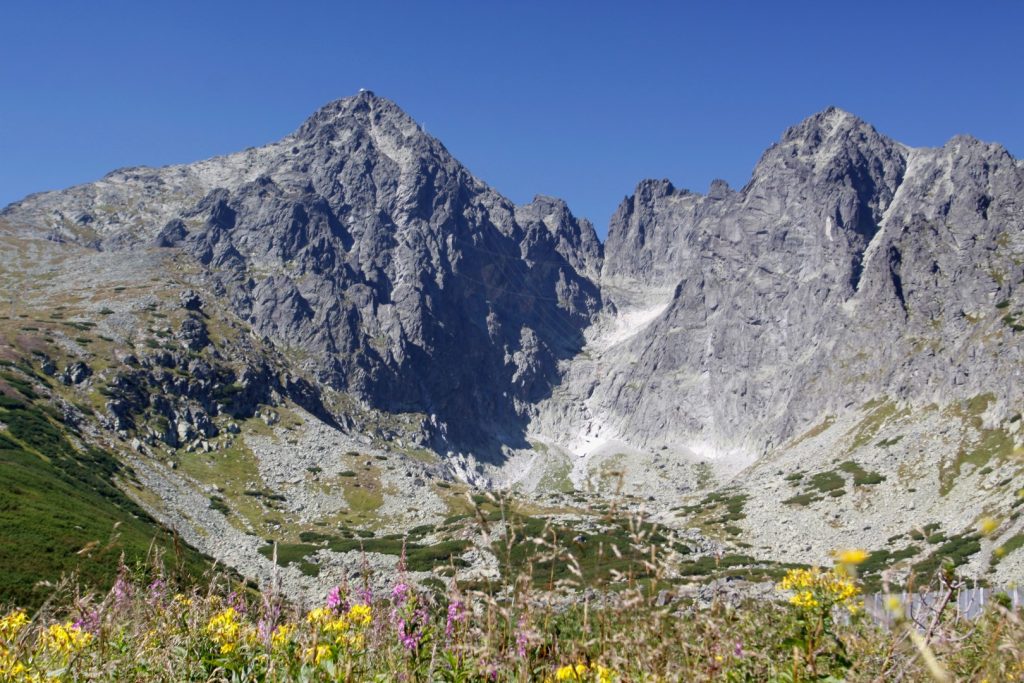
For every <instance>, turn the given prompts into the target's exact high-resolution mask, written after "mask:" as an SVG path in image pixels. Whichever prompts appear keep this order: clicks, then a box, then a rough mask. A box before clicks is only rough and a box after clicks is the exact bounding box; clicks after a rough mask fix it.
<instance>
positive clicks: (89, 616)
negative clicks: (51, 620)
mask: <svg viewBox="0 0 1024 683" xmlns="http://www.w3.org/2000/svg"><path fill="white" fill-rule="evenodd" d="M72 626H74V627H75V628H77V629H79V630H80V631H85V632H86V633H91V634H93V635H94V636H96V635H99V633H100V612H99V610H98V609H94V610H92V611H90V612H86V613H85V614H83V615H82V616H80V617H79V618H78V619H76V620H75V622H74V623H73V624H72Z"/></svg>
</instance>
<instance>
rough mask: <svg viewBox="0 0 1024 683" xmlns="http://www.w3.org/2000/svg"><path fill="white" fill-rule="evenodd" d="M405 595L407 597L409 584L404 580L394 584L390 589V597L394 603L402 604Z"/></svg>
mask: <svg viewBox="0 0 1024 683" xmlns="http://www.w3.org/2000/svg"><path fill="white" fill-rule="evenodd" d="M407 597H409V585H408V584H407V583H405V582H404V581H402V582H399V583H397V584H395V587H394V588H393V589H392V590H391V599H392V600H393V601H394V602H395V604H396V605H401V604H403V603H404V602H405V600H406V598H407Z"/></svg>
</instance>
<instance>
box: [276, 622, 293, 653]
mask: <svg viewBox="0 0 1024 683" xmlns="http://www.w3.org/2000/svg"><path fill="white" fill-rule="evenodd" d="M295 628H296V627H295V624H281V625H280V626H278V627H277V628H275V629H274V632H273V633H272V634H271V636H270V644H271V646H272V647H275V648H283V647H286V646H287V645H288V643H290V642H291V640H292V636H293V635H295Z"/></svg>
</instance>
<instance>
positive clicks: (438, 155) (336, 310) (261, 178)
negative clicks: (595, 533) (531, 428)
mask: <svg viewBox="0 0 1024 683" xmlns="http://www.w3.org/2000/svg"><path fill="white" fill-rule="evenodd" d="M110 207H113V209H111V208H110ZM4 215H5V217H6V218H7V220H8V221H9V222H10V223H11V224H14V225H16V226H18V225H22V226H30V227H33V228H36V229H40V228H41V229H44V230H48V231H50V233H51V234H52V235H53V238H54V239H63V240H75V241H79V242H81V243H83V244H89V245H92V246H94V247H96V248H98V249H124V250H132V249H142V248H175V249H180V250H182V251H184V252H186V253H187V254H189V255H190V256H192V257H193V258H194V259H195V260H197V261H198V262H199V263H200V264H202V266H203V267H204V268H205V270H206V272H207V274H208V278H207V280H208V289H209V292H210V294H211V295H213V296H220V297H225V298H227V299H229V300H230V302H231V307H232V309H233V310H234V312H235V313H237V314H238V315H239V316H240V317H242V318H243V319H244V320H246V321H247V322H248V323H249V324H250V325H251V326H252V328H253V330H254V331H255V333H256V334H257V335H259V336H261V337H266V338H268V339H269V340H271V341H272V342H273V343H274V344H275V346H277V347H278V348H280V349H282V350H283V351H284V352H285V353H286V355H287V354H288V353H292V354H293V356H294V357H295V358H296V359H297V362H299V363H300V364H301V365H302V366H303V369H304V370H306V371H308V372H311V373H312V374H313V375H314V376H315V377H316V378H317V379H318V380H320V381H322V382H324V383H326V384H328V385H330V386H332V387H334V388H336V389H340V390H343V391H348V392H351V393H352V394H354V395H356V396H358V397H359V398H361V399H363V400H365V401H367V402H368V403H370V404H371V405H373V406H374V407H376V408H380V409H383V410H387V411H418V412H423V413H426V414H429V415H432V416H434V418H435V419H434V420H433V422H434V423H435V424H439V425H442V426H443V429H441V430H438V434H447V436H448V438H449V439H450V440H451V442H452V443H451V444H448V443H440V442H439V443H437V444H435V445H436V446H437V447H439V448H442V449H444V448H447V447H449V446H451V445H455V446H458V447H466V446H474V447H476V448H479V449H483V450H486V447H487V446H488V445H491V446H493V445H494V444H496V443H499V442H511V443H512V444H513V445H517V444H518V441H517V439H520V438H521V437H518V436H517V434H521V432H522V428H521V424H522V420H523V417H524V414H525V408H524V407H525V406H526V405H528V404H530V403H532V402H536V401H538V400H540V399H541V398H543V397H544V396H546V395H547V394H548V393H550V390H551V387H552V386H553V385H554V384H555V383H556V382H557V363H558V361H559V360H560V359H565V358H568V357H570V356H572V355H573V354H575V353H576V352H578V350H579V348H580V346H581V345H582V342H583V336H582V330H583V329H584V328H585V327H586V326H587V325H589V324H590V322H591V320H592V318H593V316H594V315H595V314H596V313H597V311H598V310H599V308H600V301H601V300H600V293H599V290H598V287H597V285H596V283H595V282H594V281H593V278H594V277H595V276H596V274H597V273H598V272H599V271H600V267H601V245H600V242H599V241H598V239H597V236H596V234H595V232H594V229H593V227H592V226H591V225H590V223H588V222H586V221H578V220H577V219H576V218H575V217H574V216H573V215H572V214H571V213H570V212H569V210H568V208H567V207H566V205H565V204H564V202H560V201H558V200H552V199H547V198H538V199H537V200H536V201H535V202H534V203H532V204H530V205H528V206H525V207H519V208H517V207H515V206H514V205H513V204H512V203H511V202H509V201H508V200H507V199H505V198H504V197H502V196H501V195H499V194H498V193H497V192H495V191H494V190H492V189H490V188H489V187H487V186H486V185H485V184H484V183H482V182H480V181H479V180H477V179H476V178H474V177H473V176H472V175H471V174H470V173H469V172H468V171H467V170H466V169H465V168H464V167H462V166H461V165H460V164H459V163H458V162H457V161H456V160H455V159H453V158H452V156H451V155H450V154H449V153H448V151H447V150H446V149H445V148H444V146H443V145H441V143H439V142H438V141H437V140H435V139H433V138H432V137H430V136H428V135H427V134H425V133H424V132H423V130H422V129H421V128H420V127H419V126H418V125H417V124H416V123H415V122H414V121H413V120H412V119H411V118H409V117H408V116H407V115H406V114H405V113H404V112H402V111H401V110H400V109H399V108H398V107H397V106H396V105H395V104H393V103H392V102H390V101H388V100H385V99H383V98H379V97H376V96H375V95H374V94H372V93H369V92H363V93H360V94H359V95H357V96H355V97H351V98H347V99H344V100H339V101H336V102H333V103H331V104H328V105H327V106H325V107H324V108H322V109H321V110H320V111H318V112H316V113H315V114H314V115H313V116H312V117H310V118H309V119H308V120H307V121H306V122H305V123H304V124H303V125H302V126H301V127H300V128H299V130H298V131H297V132H296V133H294V134H293V135H290V136H288V137H287V138H285V139H283V140H281V141H280V142H277V143H274V144H271V145H268V146H266V147H262V148H258V149H250V150H247V151H246V152H242V153H240V154H236V155H231V156H228V157H221V158H215V159H211V160H208V161H204V162H199V163H197V164H191V165H186V166H177V167H168V168H162V169H126V170H122V171H117V172H114V173H112V174H110V175H109V176H107V177H106V178H104V179H103V180H101V181H99V182H97V183H93V184H90V185H84V186H80V187H76V188H71V189H70V190H67V191H64V192H57V193H47V194H43V195H35V196H33V197H29V198H27V199H26V200H24V201H22V202H19V203H17V204H14V205H12V206H10V207H8V208H7V209H6V210H5V211H4ZM83 216H86V217H88V220H86V221H85V222H83V220H82V218H81V217H83ZM192 327H193V328H196V329H190V330H186V331H185V332H186V333H187V334H188V335H189V343H190V344H193V345H199V344H202V343H203V338H202V333H201V331H200V330H199V329H198V327H197V326H196V325H192ZM495 435H498V439H497V441H496V440H495V439H494V436H495Z"/></svg>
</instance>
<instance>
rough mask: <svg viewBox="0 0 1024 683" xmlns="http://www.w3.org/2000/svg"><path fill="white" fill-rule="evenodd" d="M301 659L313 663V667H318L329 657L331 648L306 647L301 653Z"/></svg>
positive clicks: (321, 646) (323, 646) (319, 646)
mask: <svg viewBox="0 0 1024 683" xmlns="http://www.w3.org/2000/svg"><path fill="white" fill-rule="evenodd" d="M302 656H303V658H305V659H307V660H309V661H311V662H313V666H319V665H320V662H322V661H323V660H325V659H328V658H329V657H330V656H331V648H329V647H328V646H326V645H317V646H316V647H307V648H306V649H305V650H303V651H302Z"/></svg>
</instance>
